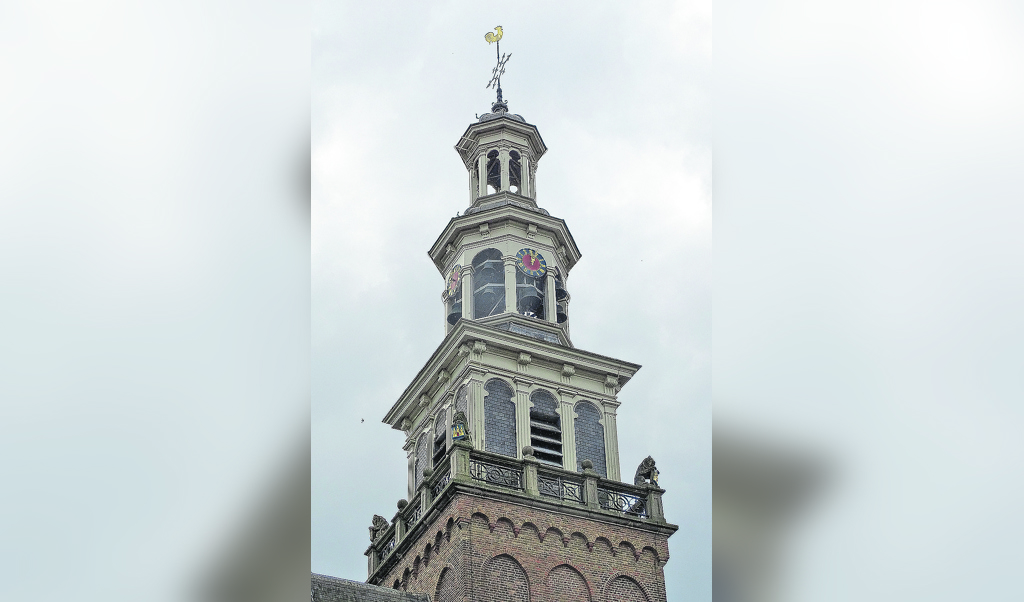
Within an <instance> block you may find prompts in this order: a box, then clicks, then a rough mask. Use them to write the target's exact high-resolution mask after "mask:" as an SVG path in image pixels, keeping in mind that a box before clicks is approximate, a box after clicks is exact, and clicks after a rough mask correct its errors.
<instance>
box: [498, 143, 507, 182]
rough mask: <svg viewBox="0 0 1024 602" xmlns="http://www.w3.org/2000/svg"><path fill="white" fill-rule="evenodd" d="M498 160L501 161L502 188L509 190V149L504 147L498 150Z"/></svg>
mask: <svg viewBox="0 0 1024 602" xmlns="http://www.w3.org/2000/svg"><path fill="white" fill-rule="evenodd" d="M498 161H500V162H501V189H502V190H508V187H509V177H508V149H507V148H503V149H501V150H499V151H498Z"/></svg>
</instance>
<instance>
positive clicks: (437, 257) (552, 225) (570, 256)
mask: <svg viewBox="0 0 1024 602" xmlns="http://www.w3.org/2000/svg"><path fill="white" fill-rule="evenodd" d="M501 219H511V220H513V221H517V222H521V223H524V224H527V225H529V224H536V225H537V226H538V227H540V228H544V229H545V230H548V231H550V232H552V233H554V238H555V239H556V240H557V241H558V244H559V245H561V246H562V247H563V248H564V253H565V259H566V262H565V263H566V265H565V270H566V272H567V273H568V271H569V270H570V269H572V267H573V266H574V265H576V262H578V261H579V260H580V258H581V257H582V254H581V253H580V250H579V247H577V246H576V241H575V240H574V239H573V237H572V234H571V233H570V232H569V227H568V226H567V225H566V223H565V220H563V219H560V218H557V217H552V216H550V215H544V214H542V213H537V212H535V211H530V210H529V209H524V208H522V207H516V206H515V205H502V206H500V207H494V208H492V209H485V210H483V211H479V212H476V213H471V214H469V215H463V216H460V217H453V218H452V219H450V220H449V221H448V225H447V226H445V229H444V231H442V232H441V235H440V236H438V237H437V240H436V241H434V244H433V245H432V246H431V247H430V251H428V253H427V254H428V255H429V256H430V259H431V261H433V262H434V266H435V267H437V270H438V271H439V272H441V275H442V276H447V274H446V273H445V257H446V256H447V253H446V250H447V247H448V246H449V245H451V244H452V243H453V242H454V241H455V240H456V239H457V238H458V237H459V236H460V235H462V234H463V233H470V232H479V229H480V225H481V224H485V223H488V222H494V221H498V220H501ZM452 246H453V248H454V245H452ZM557 250H558V249H556V251H557Z"/></svg>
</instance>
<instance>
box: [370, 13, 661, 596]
mask: <svg viewBox="0 0 1024 602" xmlns="http://www.w3.org/2000/svg"><path fill="white" fill-rule="evenodd" d="M489 35H490V34H489ZM499 37H500V30H499ZM501 66H503V62H502V60H501V59H500V58H499V67H501ZM495 71H496V72H497V69H496V70H495ZM499 75H500V74H499ZM455 150H456V151H457V152H458V154H459V156H460V157H461V159H462V162H463V164H464V165H465V167H466V171H467V174H468V182H469V190H468V197H469V206H468V208H467V209H466V210H465V211H464V212H462V214H461V215H460V216H459V217H456V218H453V219H451V220H450V221H449V222H448V224H447V225H446V226H445V228H444V230H443V231H442V232H441V235H440V236H439V237H438V238H437V240H436V242H435V243H434V244H433V246H432V247H431V248H430V251H429V255H430V258H431V260H433V262H434V265H435V266H436V267H437V269H438V271H439V272H440V274H441V276H442V278H443V282H444V283H445V284H444V288H443V292H442V294H441V301H442V305H443V308H444V311H443V318H442V320H441V323H442V324H443V327H444V333H445V336H444V339H443V340H442V341H441V344H440V345H439V346H438V348H437V349H436V350H435V351H434V353H433V354H432V355H431V356H430V358H429V359H428V360H427V362H426V363H425V364H424V366H423V368H422V369H421V370H420V371H419V373H418V374H417V375H416V377H415V378H414V379H413V381H412V383H410V384H409V386H408V387H407V388H406V389H405V391H404V392H403V393H402V395H401V396H400V397H399V399H398V401H397V402H395V404H394V406H393V407H392V408H391V410H390V411H388V413H387V416H385V418H384V422H386V423H387V424H389V425H391V426H392V428H395V429H399V430H401V431H403V432H404V433H405V434H406V443H405V450H406V452H407V454H408V467H407V468H408V472H407V474H408V496H407V498H406V499H403V500H400V501H399V503H398V512H397V513H396V514H395V515H394V517H393V518H392V519H391V520H387V519H386V518H384V517H381V516H374V517H373V526H372V527H370V540H371V544H370V547H369V548H368V549H367V550H366V555H367V557H368V560H369V562H368V564H369V566H368V569H369V577H368V579H367V583H370V584H373V585H381V586H385V587H393V588H396V589H401V590H406V591H408V592H415V593H427V594H429V595H430V597H431V600H434V601H435V602H476V601H491V600H493V601H498V600H501V601H509V600H513V601H516V602H541V601H550V602H565V601H587V602H603V601H606V600H607V601H611V600H615V601H619V600H629V601H638V602H644V601H646V602H655V601H664V600H665V578H664V572H663V568H664V566H665V564H666V562H667V561H668V538H669V537H670V536H671V535H672V534H673V533H674V532H675V531H676V530H677V529H678V527H676V526H675V525H672V524H669V523H668V522H666V520H665V517H664V511H663V508H662V494H663V493H664V490H662V489H660V488H659V486H658V472H657V468H656V467H655V463H654V461H653V460H652V459H651V458H650V457H648V458H647V459H646V460H644V461H643V462H642V463H641V465H640V467H639V468H638V469H637V471H636V473H635V474H634V475H628V473H627V476H631V477H632V481H631V482H623V480H622V474H621V473H622V469H621V467H620V464H619V446H618V433H617V430H616V414H617V413H618V411H619V407H620V401H619V392H620V391H621V390H622V388H623V387H624V386H625V385H626V384H627V383H628V382H629V380H630V379H631V378H632V377H633V375H634V374H636V372H637V371H638V370H639V369H640V366H638V365H637V364H633V363H630V362H627V361H623V360H618V359H614V358H611V357H607V356H604V355H599V354H597V353H592V352H590V351H584V350H582V349H578V348H576V347H575V346H574V345H573V344H572V341H571V339H570V336H569V323H570V319H569V315H570V312H569V305H570V304H569V301H570V295H569V288H568V282H569V273H570V272H571V271H572V269H573V268H574V267H575V266H576V263H577V262H578V261H579V260H580V251H579V249H578V248H577V246H576V243H575V241H574V240H573V238H572V234H570V232H569V228H568V227H567V226H566V223H565V221H564V220H562V219H559V218H557V217H554V216H552V215H551V214H549V213H548V211H546V210H545V209H542V208H541V207H540V206H539V205H538V204H537V177H536V174H537V165H538V162H539V161H540V159H541V158H542V157H543V156H544V154H545V153H546V152H547V146H546V145H545V144H544V140H543V139H542V138H541V135H540V132H539V131H538V129H537V127H536V126H534V125H531V124H529V123H527V122H526V120H525V119H523V117H521V116H519V115H514V114H512V113H509V112H508V104H507V103H506V102H505V101H504V100H502V98H501V90H500V84H499V87H498V100H497V102H495V103H494V104H493V105H492V107H491V112H489V113H485V114H483V115H481V116H479V117H478V118H477V120H476V121H475V122H474V123H472V124H471V125H470V126H469V127H468V128H467V129H466V131H465V133H464V134H463V135H462V137H461V138H460V139H459V142H458V144H456V146H455ZM626 407H627V408H628V407H629V403H628V402H627V406H626ZM633 411H636V410H633Z"/></svg>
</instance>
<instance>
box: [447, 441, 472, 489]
mask: <svg viewBox="0 0 1024 602" xmlns="http://www.w3.org/2000/svg"><path fill="white" fill-rule="evenodd" d="M471 449H473V444H472V443H469V442H468V441H466V440H465V439H463V440H462V441H456V442H455V444H454V445H453V446H452V455H451V460H452V464H451V471H452V479H453V480H456V481H470V480H472V477H470V476H469V450H471Z"/></svg>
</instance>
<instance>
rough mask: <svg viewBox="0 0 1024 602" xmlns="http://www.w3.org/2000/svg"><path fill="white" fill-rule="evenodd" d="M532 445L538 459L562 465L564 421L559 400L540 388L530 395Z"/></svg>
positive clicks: (553, 464) (546, 462) (554, 464)
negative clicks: (561, 417)
mask: <svg viewBox="0 0 1024 602" xmlns="http://www.w3.org/2000/svg"><path fill="white" fill-rule="evenodd" d="M530 401H531V402H533V407H531V408H530V445H531V446H532V447H533V453H534V455H535V456H536V458H537V460H539V461H541V462H543V463H545V464H550V465H552V466H558V467H561V466H562V421H561V419H560V418H559V416H558V412H557V408H558V401H557V400H556V399H555V397H554V395H552V394H551V393H549V392H547V391H544V390H540V391H535V392H534V393H533V395H531V396H530Z"/></svg>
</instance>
